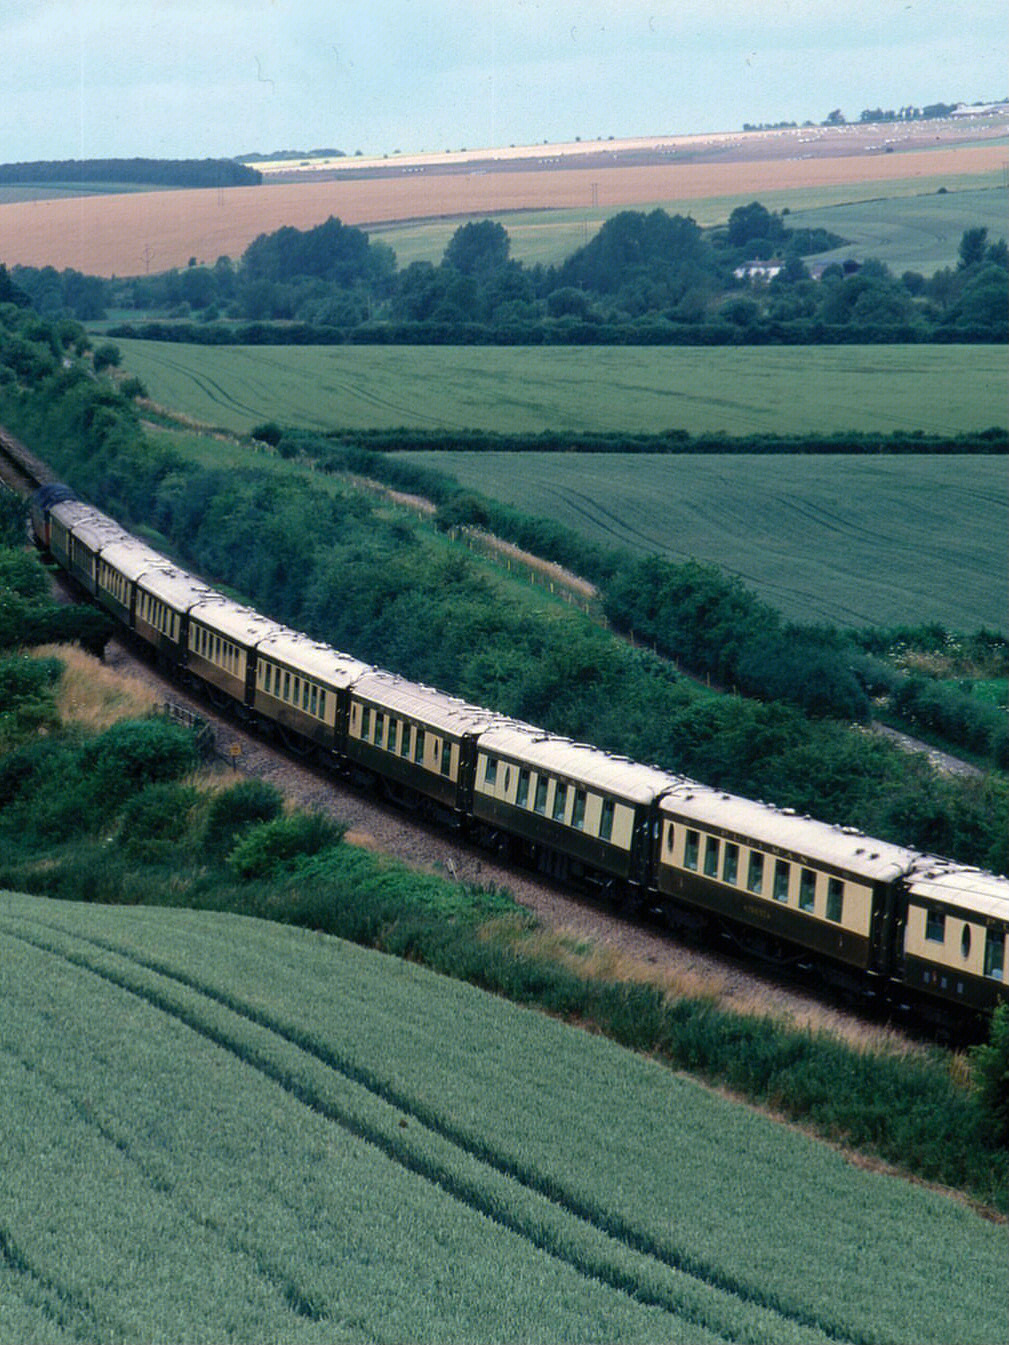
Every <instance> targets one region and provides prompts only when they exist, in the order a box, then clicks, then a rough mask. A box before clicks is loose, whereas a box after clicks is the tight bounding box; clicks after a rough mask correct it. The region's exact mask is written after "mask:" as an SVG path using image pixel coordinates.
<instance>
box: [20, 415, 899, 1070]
mask: <svg viewBox="0 0 1009 1345" xmlns="http://www.w3.org/2000/svg"><path fill="white" fill-rule="evenodd" d="M12 454H13V455H14V456H13V457H12ZM0 475H2V476H3V478H4V480H6V481H7V482H8V484H9V485H10V486H11V487H12V488H13V489H16V490H18V491H19V492H21V493H24V494H27V493H30V491H31V490H33V489H35V488H36V487H37V486H38V485H41V484H46V483H48V482H51V481H53V480H54V477H53V475H52V473H51V472H50V471H49V470H48V468H47V467H46V465H45V464H44V463H42V462H40V461H39V460H38V459H37V458H34V456H33V455H31V454H30V453H28V451H27V450H25V449H24V447H23V446H22V445H20V444H19V443H18V441H17V440H16V439H14V438H13V436H11V435H9V434H7V433H6V431H2V430H0ZM55 582H56V583H57V584H58V585H59V587H60V590H61V592H62V594H63V597H64V600H66V601H74V602H81V601H85V600H86V599H85V598H84V595H83V594H82V593H80V591H78V590H76V588H75V587H74V586H73V585H72V583H70V582H67V581H66V580H65V579H63V578H62V577H61V576H60V577H56V578H55ZM147 652H148V651H147V650H146V648H144V649H138V648H137V647H136V646H134V645H133V643H132V642H131V641H130V640H129V639H128V637H127V638H124V637H122V636H118V635H117V636H114V637H113V638H112V640H111V641H110V643H109V646H108V647H107V652H106V656H105V662H106V663H107V664H108V665H109V666H110V667H112V668H114V669H116V670H118V671H120V672H123V673H126V674H128V675H129V676H131V677H134V678H139V679H140V680H143V681H145V682H147V683H148V685H150V686H151V687H152V689H154V690H155V691H156V694H157V697H158V699H159V700H160V701H162V702H164V701H173V702H176V703H180V704H183V705H185V706H187V707H188V708H189V709H190V710H192V711H193V712H194V713H196V714H198V715H199V716H200V717H201V718H203V719H204V720H206V721H208V722H209V723H210V724H211V725H212V727H213V730H214V733H215V738H216V743H217V750H218V756H219V757H220V758H221V759H222V760H223V761H224V762H226V763H228V765H229V766H230V768H231V769H233V770H234V771H236V773H237V772H241V773H243V774H247V775H254V776H257V777H259V778H263V779H267V780H271V781H273V782H274V783H276V784H277V785H278V787H280V788H281V789H282V791H283V792H284V793H285V794H286V795H287V796H288V797H290V798H291V799H292V800H293V801H294V802H296V803H297V804H298V805H299V806H302V807H306V808H310V809H315V810H318V811H321V812H324V813H327V814H329V815H331V816H333V817H335V818H336V819H338V820H339V821H341V822H342V823H344V824H345V825H346V826H347V827H348V828H349V832H350V836H351V839H352V840H356V841H357V842H358V843H360V844H363V845H365V846H367V847H368V848H372V849H375V850H378V851H381V852H382V853H387V854H390V855H393V856H395V857H397V858H399V859H401V860H403V861H404V862H406V863H407V864H410V865H413V866H417V867H420V868H424V869H428V870H435V871H440V872H442V873H444V874H447V875H448V876H449V877H451V878H453V879H456V880H458V881H462V882H467V883H473V884H477V885H481V884H483V885H488V886H491V885H493V886H497V887H501V888H504V889H507V890H508V891H509V892H511V894H512V895H513V896H514V897H515V899H516V900H517V901H518V902H519V904H521V905H524V906H526V907H527V908H528V909H530V910H532V911H533V912H535V914H536V915H537V916H538V917H539V918H540V920H541V921H542V922H543V923H544V925H545V926H547V927H548V928H549V929H551V930H553V931H556V932H558V933H559V934H560V935H561V939H562V942H563V939H564V938H565V937H567V936H570V937H571V940H573V941H576V942H577V941H579V940H584V939H586V938H588V939H590V940H592V941H593V943H595V944H597V945H598V946H599V948H600V949H601V952H602V957H603V961H604V962H607V963H608V964H609V965H610V966H611V967H612V968H613V972H614V974H619V975H621V976H624V977H631V978H633V979H638V980H648V981H652V982H655V983H657V984H660V985H662V986H664V987H665V988H668V989H670V990H671V991H673V992H674V993H687V994H693V995H703V996H705V997H708V998H711V999H712V1000H713V1001H714V1002H716V1003H719V1004H721V1005H723V1006H724V1007H726V1008H732V1009H734V1010H736V1011H741V1012H753V1013H763V1014H772V1015H775V1016H779V1017H783V1018H787V1019H790V1020H791V1021H792V1022H793V1023H796V1024H798V1025H800V1026H804V1027H805V1026H809V1027H812V1028H814V1029H816V1028H823V1029H826V1030H828V1031H831V1032H833V1033H835V1034H836V1035H839V1036H842V1037H844V1038H846V1039H848V1040H851V1041H856V1042H858V1043H861V1044H865V1043H867V1042H869V1043H875V1044H891V1043H896V1046H897V1049H907V1048H908V1047H909V1046H910V1045H911V1044H912V1038H911V1037H910V1036H908V1035H907V1033H906V1032H905V1030H904V1027H905V1025H904V1024H903V1023H902V1024H901V1025H900V1026H899V1027H896V1028H894V1027H892V1026H890V1025H889V1024H883V1023H882V1022H880V1021H879V1020H878V1019H876V1018H874V1017H873V1016H872V1014H871V1012H866V1011H865V1008H864V1006H855V1005H852V1004H851V1003H850V1002H849V1001H848V1000H847V999H846V998H845V997H843V996H842V995H840V994H839V993H836V992H834V991H833V990H832V989H831V988H830V987H829V986H827V985H825V984H823V983H820V982H819V981H818V982H816V983H815V984H812V983H809V982H807V980H806V977H805V975H804V973H803V971H802V969H801V968H789V967H782V966H781V965H779V964H767V965H766V966H765V965H761V964H759V963H757V964H754V962H753V959H752V954H751V953H749V952H746V951H742V952H740V951H739V950H737V949H735V947H734V946H733V945H731V944H729V943H725V942H723V941H720V940H717V939H707V940H704V941H702V940H700V939H696V940H695V939H694V938H691V939H689V940H688V939H686V938H685V937H684V936H682V935H679V934H676V935H674V934H672V933H670V932H669V931H668V930H667V929H666V928H665V927H664V926H660V925H659V924H658V922H656V921H655V920H654V919H652V918H651V917H650V916H649V914H648V912H644V913H642V914H641V915H639V916H637V917H635V918H631V919H629V918H628V917H627V915H626V914H620V915H617V914H615V913H613V912H611V911H610V910H609V909H608V908H606V907H604V906H602V905H600V904H599V903H598V902H596V901H594V900H593V898H592V897H591V896H588V895H585V894H584V893H582V892H579V891H575V890H572V889H570V888H566V887H564V886H562V885H560V884H558V882H557V881H556V880H554V879H553V878H550V877H547V876H544V875H541V874H539V873H535V874H533V873H531V872H530V871H528V870H526V869H521V868H519V867H517V866H516V865H514V864H511V863H506V862H505V861H503V860H502V859H501V858H500V857H499V856H497V855H496V854H495V855H493V856H491V855H489V854H488V853H487V852H486V851H484V850H481V849H480V848H478V847H477V846H476V845H475V844H473V843H471V842H469V841H468V840H467V839H466V838H465V837H463V836H461V835H459V834H458V833H447V832H445V831H444V830H442V829H439V828H437V827H436V826H435V825H433V824H428V823H427V822H425V821H424V820H423V819H421V818H420V817H418V816H416V815H414V814H412V813H410V812H408V811H405V810H404V809H402V808H401V807H399V806H398V805H394V804H392V803H389V802H387V801H385V800H383V799H381V798H379V797H377V796H376V795H375V794H373V793H370V792H367V791H364V790H362V789H360V788H358V787H356V786H352V785H350V784H347V783H346V782H344V781H343V780H342V779H341V778H339V777H338V776H336V775H335V774H334V773H333V772H332V771H330V770H329V769H327V768H326V767H324V766H321V765H315V764H313V763H310V762H309V761H306V759H305V758H304V757H301V756H299V755H298V754H296V753H293V752H291V751H290V750H289V749H287V748H286V747H284V746H283V745H282V744H280V743H279V742H278V741H277V740H276V739H275V738H271V739H270V740H269V741H267V740H266V739H265V738H264V737H263V736H261V735H257V734H255V733H253V732H250V730H249V726H248V725H247V724H246V723H244V722H238V720H237V719H236V717H235V716H232V715H228V714H226V713H222V712H221V710H220V709H219V708H218V707H216V706H214V705H212V704H211V702H210V700H209V698H208V697H207V696H206V694H204V693H199V692H197V693H195V694H189V693H188V692H186V691H183V690H182V689H181V688H180V686H179V684H178V682H177V681H176V680H174V679H171V678H169V677H167V676H165V675H163V674H162V673H161V672H160V671H158V670H156V669H155V668H154V667H153V665H152V661H151V660H150V659H149V658H148V657H147Z"/></svg>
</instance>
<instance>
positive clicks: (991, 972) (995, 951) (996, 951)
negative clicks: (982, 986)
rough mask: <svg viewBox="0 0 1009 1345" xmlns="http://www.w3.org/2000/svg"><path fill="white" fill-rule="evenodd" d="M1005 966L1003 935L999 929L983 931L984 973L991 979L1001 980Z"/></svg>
mask: <svg viewBox="0 0 1009 1345" xmlns="http://www.w3.org/2000/svg"><path fill="white" fill-rule="evenodd" d="M1004 967H1005V935H1004V934H1003V933H1002V931H1001V930H999V929H986V930H985V933H984V974H985V975H986V976H990V977H991V978H992V980H993V981H1001V979H1002V972H1003V970H1004Z"/></svg>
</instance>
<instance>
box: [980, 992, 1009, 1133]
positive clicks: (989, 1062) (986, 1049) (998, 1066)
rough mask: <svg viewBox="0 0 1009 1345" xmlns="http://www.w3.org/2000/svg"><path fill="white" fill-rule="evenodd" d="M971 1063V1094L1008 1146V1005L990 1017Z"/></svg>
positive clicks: (999, 1008) (1001, 1005) (1001, 1007)
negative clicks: (984, 1040)
mask: <svg viewBox="0 0 1009 1345" xmlns="http://www.w3.org/2000/svg"><path fill="white" fill-rule="evenodd" d="M970 1061H971V1074H972V1083H973V1088H974V1093H975V1095H976V1097H977V1099H978V1101H979V1102H980V1103H981V1107H982V1109H983V1111H984V1112H985V1114H986V1116H987V1117H988V1119H989V1120H990V1121H991V1124H992V1127H993V1129H994V1132H995V1138H996V1139H997V1141H998V1142H999V1143H1000V1144H1004V1145H1009V1005H1006V1004H1000V1005H999V1006H998V1008H997V1009H996V1010H995V1012H994V1013H993V1014H992V1018H991V1026H990V1027H989V1029H988V1041H987V1043H986V1044H985V1045H983V1046H975V1047H974V1048H973V1050H972V1051H971V1053H970Z"/></svg>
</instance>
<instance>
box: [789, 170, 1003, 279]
mask: <svg viewBox="0 0 1009 1345" xmlns="http://www.w3.org/2000/svg"><path fill="white" fill-rule="evenodd" d="M1007 204H1009V202H1007V193H1006V190H1005V187H1003V186H998V187H989V188H988V189H987V190H974V191H970V190H968V191H956V192H954V191H950V192H949V193H948V194H945V195H942V196H939V195H937V194H935V193H934V192H932V193H929V195H927V196H903V197H890V198H889V199H879V200H875V201H861V202H857V203H852V204H849V205H840V206H827V207H821V208H819V209H812V210H794V211H793V212H792V218H791V219H790V220H789V221H788V224H789V226H790V227H791V228H794V229H804V228H809V229H815V228H823V229H830V230H831V231H832V232H833V233H836V234H840V235H841V237H842V238H847V239H848V240H849V244H848V245H847V246H845V247H841V248H836V249H835V250H834V251H833V252H821V253H819V254H818V255H817V258H816V260H817V261H843V260H844V259H845V258H846V257H857V258H860V259H862V260H864V259H865V258H866V257H878V258H879V260H880V261H883V262H886V264H887V265H888V266H889V267H890V269H891V271H893V272H894V274H895V275H901V274H902V273H903V272H904V271H919V272H920V273H921V274H922V275H932V274H933V272H935V271H938V270H940V269H941V268H942V267H944V266H949V267H955V266H956V263H957V248H958V247H959V244H960V239H961V237H962V236H963V234H964V231H965V230H967V229H973V228H977V227H979V226H983V227H984V228H986V229H987V230H988V236H989V238H990V239H991V240H992V241H993V242H994V241H995V239H997V238H1005V236H1006V208H1007Z"/></svg>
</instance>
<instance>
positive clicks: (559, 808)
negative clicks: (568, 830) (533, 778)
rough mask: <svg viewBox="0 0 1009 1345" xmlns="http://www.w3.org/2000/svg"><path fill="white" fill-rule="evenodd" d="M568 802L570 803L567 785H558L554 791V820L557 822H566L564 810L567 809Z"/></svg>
mask: <svg viewBox="0 0 1009 1345" xmlns="http://www.w3.org/2000/svg"><path fill="white" fill-rule="evenodd" d="M567 802H568V787H567V785H558V786H557V787H556V788H555V790H554V812H553V818H554V821H555V822H563V821H564V809H565V808H566V807H567Z"/></svg>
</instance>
